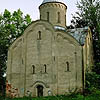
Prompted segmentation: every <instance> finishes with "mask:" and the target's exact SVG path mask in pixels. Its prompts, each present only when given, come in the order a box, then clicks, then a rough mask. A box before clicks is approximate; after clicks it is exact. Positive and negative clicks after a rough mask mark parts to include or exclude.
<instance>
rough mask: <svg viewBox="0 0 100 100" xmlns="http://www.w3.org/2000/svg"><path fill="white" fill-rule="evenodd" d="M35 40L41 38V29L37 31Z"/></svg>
mask: <svg viewBox="0 0 100 100" xmlns="http://www.w3.org/2000/svg"><path fill="white" fill-rule="evenodd" d="M37 40H41V31H39V32H38V36H37Z"/></svg>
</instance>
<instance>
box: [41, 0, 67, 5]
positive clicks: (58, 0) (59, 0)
mask: <svg viewBox="0 0 100 100" xmlns="http://www.w3.org/2000/svg"><path fill="white" fill-rule="evenodd" d="M47 2H61V3H64V4H65V2H64V1H63V0H43V2H42V4H44V3H47Z"/></svg>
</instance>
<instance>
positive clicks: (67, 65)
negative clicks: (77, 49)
mask: <svg viewBox="0 0 100 100" xmlns="http://www.w3.org/2000/svg"><path fill="white" fill-rule="evenodd" d="M66 68H67V71H69V62H66Z"/></svg>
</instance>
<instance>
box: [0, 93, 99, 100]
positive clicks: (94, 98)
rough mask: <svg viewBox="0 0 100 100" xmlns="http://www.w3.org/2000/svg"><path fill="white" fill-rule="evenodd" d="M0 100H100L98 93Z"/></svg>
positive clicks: (0, 98) (5, 99) (1, 98)
mask: <svg viewBox="0 0 100 100" xmlns="http://www.w3.org/2000/svg"><path fill="white" fill-rule="evenodd" d="M0 100H100V91H97V92H95V93H92V94H89V95H87V96H83V95H81V94H71V95H67V96H65V95H60V96H47V97H36V98H32V97H23V98H3V97H0Z"/></svg>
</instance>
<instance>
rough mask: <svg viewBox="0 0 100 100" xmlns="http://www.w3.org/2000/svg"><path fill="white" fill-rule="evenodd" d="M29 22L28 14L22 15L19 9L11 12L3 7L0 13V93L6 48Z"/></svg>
mask: <svg viewBox="0 0 100 100" xmlns="http://www.w3.org/2000/svg"><path fill="white" fill-rule="evenodd" d="M30 23H31V18H30V16H29V15H28V14H27V15H26V16H23V13H22V11H21V10H20V9H18V10H17V11H14V12H13V13H10V12H9V11H8V10H7V9H5V11H4V13H3V14H2V15H0V94H2V93H4V90H5V78H4V77H3V76H4V73H5V72H6V62H7V52H8V48H9V46H10V44H12V43H13V42H14V41H15V40H16V38H18V37H19V36H21V35H22V34H23V32H24V30H25V29H26V27H27V26H28V25H29V24H30Z"/></svg>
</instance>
